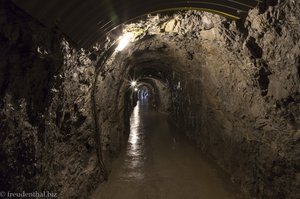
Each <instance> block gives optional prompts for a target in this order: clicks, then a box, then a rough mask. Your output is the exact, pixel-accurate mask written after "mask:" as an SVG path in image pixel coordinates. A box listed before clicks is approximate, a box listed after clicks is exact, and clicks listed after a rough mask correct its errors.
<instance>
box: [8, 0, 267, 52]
mask: <svg viewBox="0 0 300 199" xmlns="http://www.w3.org/2000/svg"><path fill="white" fill-rule="evenodd" d="M261 1H263V0H189V1H182V0H163V1H162V0H146V1H140V0H84V1H82V0H63V1H62V0H49V1H41V0H26V1H24V0H13V2H14V3H15V4H17V5H18V6H19V7H20V8H22V9H23V10H25V11H26V12H28V13H29V14H31V15H32V16H33V17H35V18H37V19H39V20H40V21H41V22H42V23H44V24H45V25H47V26H50V27H53V26H57V27H58V28H59V29H61V31H62V32H64V33H65V34H66V35H67V36H68V37H70V39H72V40H73V41H74V42H75V43H77V44H78V45H79V46H81V47H85V48H88V47H90V46H91V45H93V44H94V43H95V42H96V41H97V40H99V38H101V37H103V36H104V35H106V34H107V33H108V32H109V31H111V30H112V29H114V28H116V27H117V26H118V25H120V24H122V23H124V22H126V21H128V20H131V19H134V18H136V17H139V16H142V15H145V14H149V13H153V12H163V11H171V10H176V9H190V8H193V9H202V10H207V11H211V12H215V13H219V14H223V15H225V16H228V17H230V18H233V19H238V18H241V17H244V16H246V14H247V12H248V10H249V9H251V8H253V7H255V6H257V4H258V3H260V2H261Z"/></svg>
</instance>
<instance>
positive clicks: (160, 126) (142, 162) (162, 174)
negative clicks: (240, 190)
mask: <svg viewBox="0 0 300 199" xmlns="http://www.w3.org/2000/svg"><path fill="white" fill-rule="evenodd" d="M130 124H131V126H130V135H129V139H128V144H127V147H126V150H124V153H122V154H121V155H120V157H119V158H118V159H117V160H116V161H115V162H114V164H113V170H112V173H111V175H110V177H109V180H108V182H106V183H104V184H101V185H100V186H99V188H98V190H97V191H96V192H95V193H94V194H93V196H92V198H93V199H96V198H98V199H127V198H128V199H144V198H145V199H165V198H166V199H169V198H170V199H234V198H238V195H237V193H235V192H234V191H232V190H234V188H233V186H231V185H230V183H228V181H227V182H225V183H226V186H225V183H224V180H222V179H221V177H219V176H218V174H217V173H218V171H217V170H216V168H215V167H214V166H212V165H211V164H210V163H208V162H207V161H206V160H205V159H203V158H202V157H201V156H202V155H201V153H200V152H199V150H198V149H196V147H195V146H193V144H191V143H190V142H189V141H188V140H187V139H186V138H185V137H184V136H182V133H180V132H179V131H178V130H177V129H176V128H174V127H173V126H172V125H171V124H170V122H169V121H168V118H167V116H166V115H163V114H161V113H158V112H155V111H153V110H152V109H151V108H150V107H148V105H147V104H146V103H141V102H138V104H137V106H136V107H135V108H134V110H133V113H132V115H131V118H130Z"/></svg>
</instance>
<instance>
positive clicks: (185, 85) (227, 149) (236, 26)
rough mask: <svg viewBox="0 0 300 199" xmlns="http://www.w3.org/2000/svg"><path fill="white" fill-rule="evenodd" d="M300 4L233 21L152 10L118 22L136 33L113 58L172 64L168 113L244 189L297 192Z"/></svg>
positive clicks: (122, 62)
mask: <svg viewBox="0 0 300 199" xmlns="http://www.w3.org/2000/svg"><path fill="white" fill-rule="evenodd" d="M299 10H300V5H299V3H298V2H295V1H282V2H278V4H277V3H274V4H273V5H272V6H265V8H263V7H261V8H257V9H253V10H252V11H251V12H250V13H249V16H248V17H247V19H246V20H244V21H242V20H241V21H237V22H232V21H227V20H225V19H222V18H220V17H217V16H213V15H210V14H202V13H199V12H186V13H181V14H175V15H174V16H166V17H161V16H150V17H149V18H148V19H147V20H145V21H143V20H142V21H140V22H137V23H132V24H129V25H128V26H126V27H125V32H126V31H128V32H134V33H135V34H137V36H136V38H137V41H135V43H133V44H131V46H130V47H128V50H127V51H125V52H122V53H123V56H121V55H119V57H114V58H112V59H116V60H115V61H114V63H118V64H116V65H114V67H116V68H118V67H127V66H128V62H131V65H136V66H140V65H143V64H144V65H148V66H160V67H161V66H163V68H167V69H168V71H169V72H172V71H173V72H174V75H172V76H171V77H170V76H166V77H165V78H166V79H168V81H169V82H172V83H171V84H170V89H171V91H172V105H173V110H172V111H173V116H174V118H175V119H177V120H178V121H179V122H181V126H182V127H184V129H186V130H187V131H186V133H187V135H188V136H189V137H191V138H192V139H194V140H195V141H196V143H197V144H199V146H200V147H201V148H202V150H203V151H205V152H206V153H207V154H209V155H210V156H211V157H212V158H213V159H215V161H216V162H217V163H218V164H219V165H220V166H221V167H223V168H224V170H226V171H227V172H228V173H230V174H231V176H232V180H233V181H235V182H236V183H238V184H240V186H241V189H242V191H243V192H244V193H245V194H246V195H247V197H250V198H272V199H275V198H276V199H277V198H282V199H283V198H290V199H296V198H299V193H300V191H299V185H300V182H299V163H300V161H299V157H300V155H299V149H300V147H299V143H300V142H299V139H300V137H299V136H300V134H299V128H300V126H299V123H300V121H299V115H300V114H299V113H300V112H299V111H300V99H299V92H300V90H299V89H300V82H299V81H300V80H299V54H300V46H299V24H300V21H299ZM120 57H121V58H120ZM124 57H130V60H126V59H125V58H124ZM112 72H113V70H112Z"/></svg>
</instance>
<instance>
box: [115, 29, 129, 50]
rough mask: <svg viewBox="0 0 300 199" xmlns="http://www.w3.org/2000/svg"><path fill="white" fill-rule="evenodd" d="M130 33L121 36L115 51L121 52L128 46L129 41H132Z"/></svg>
mask: <svg viewBox="0 0 300 199" xmlns="http://www.w3.org/2000/svg"><path fill="white" fill-rule="evenodd" d="M132 38H133V34H132V33H125V34H124V35H123V36H121V37H120V38H119V45H118V46H117V48H116V51H122V50H124V48H125V47H126V46H127V45H128V44H129V42H130V40H132Z"/></svg>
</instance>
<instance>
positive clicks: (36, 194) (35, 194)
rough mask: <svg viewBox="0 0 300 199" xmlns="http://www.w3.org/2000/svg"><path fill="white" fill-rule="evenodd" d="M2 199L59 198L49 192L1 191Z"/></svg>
mask: <svg viewBox="0 0 300 199" xmlns="http://www.w3.org/2000/svg"><path fill="white" fill-rule="evenodd" d="M0 197H2V198H4V197H6V198H57V197H58V196H57V193H53V192H49V191H34V192H25V191H23V192H11V191H0Z"/></svg>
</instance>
